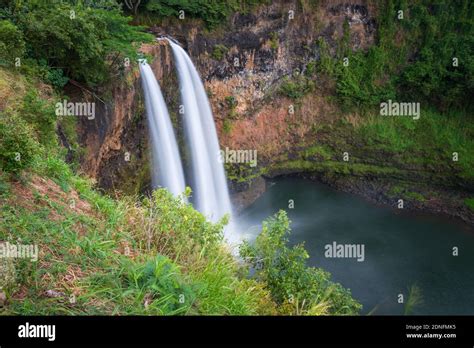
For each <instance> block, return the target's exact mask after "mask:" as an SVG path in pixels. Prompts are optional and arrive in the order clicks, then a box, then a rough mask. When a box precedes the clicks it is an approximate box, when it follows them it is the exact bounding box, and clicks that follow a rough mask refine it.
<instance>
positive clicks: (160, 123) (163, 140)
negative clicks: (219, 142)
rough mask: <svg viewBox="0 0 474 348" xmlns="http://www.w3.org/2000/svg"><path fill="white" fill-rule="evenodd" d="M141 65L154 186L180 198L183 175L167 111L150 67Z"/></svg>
mask: <svg viewBox="0 0 474 348" xmlns="http://www.w3.org/2000/svg"><path fill="white" fill-rule="evenodd" d="M139 66H140V73H141V77H142V86H143V91H144V94H145V108H146V113H147V119H148V126H149V129H150V138H151V147H152V151H151V152H152V168H153V170H152V185H153V187H154V188H155V187H157V186H158V185H160V186H163V187H166V188H167V189H168V190H169V191H170V192H171V193H172V194H173V195H175V196H178V195H180V194H182V193H183V192H184V188H185V186H184V174H183V167H182V164H181V158H180V156H179V151H178V145H177V143H176V138H175V135H174V131H173V127H172V125H171V121H170V116H169V113H168V109H167V107H166V104H165V100H164V98H163V95H162V94H161V90H160V86H159V85H158V81H156V78H155V75H154V74H153V71H152V70H151V68H150V66H149V65H148V64H147V63H146V62H145V61H141V62H140V64H139Z"/></svg>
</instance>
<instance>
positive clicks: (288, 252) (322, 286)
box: [241, 211, 361, 315]
mask: <svg viewBox="0 0 474 348" xmlns="http://www.w3.org/2000/svg"><path fill="white" fill-rule="evenodd" d="M289 233H290V222H289V221H288V218H287V216H286V213H285V212H284V211H280V212H279V213H278V214H276V215H275V217H273V218H270V219H268V220H267V221H265V222H264V223H263V228H262V232H261V233H260V235H259V236H258V237H257V240H256V241H255V243H254V244H249V243H244V244H243V245H242V247H241V255H242V256H243V257H244V258H245V259H247V260H249V261H250V262H251V264H252V266H253V268H254V271H255V273H254V277H255V278H257V279H260V280H263V281H265V283H267V284H268V288H269V289H270V292H271V294H272V297H273V299H274V300H275V301H276V302H277V303H278V304H280V305H283V307H286V308H287V310H288V311H289V312H290V313H292V314H299V315H301V314H311V315H321V314H356V313H358V312H359V310H360V309H361V305H360V304H359V303H357V302H356V301H354V300H353V299H352V298H351V295H350V292H348V291H347V290H346V289H344V288H342V287H341V286H340V285H339V284H335V283H333V282H331V281H330V280H329V273H327V272H325V271H323V270H322V269H318V268H313V267H306V265H305V260H306V259H307V258H308V257H309V256H308V253H307V252H306V250H305V249H304V246H303V245H302V244H299V245H296V246H293V247H291V248H289V247H288V246H287V244H288V242H289V239H288V234H289Z"/></svg>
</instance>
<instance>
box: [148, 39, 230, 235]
mask: <svg viewBox="0 0 474 348" xmlns="http://www.w3.org/2000/svg"><path fill="white" fill-rule="evenodd" d="M168 42H169V45H170V46H171V49H172V50H173V55H174V59H175V65H176V67H177V71H178V77H179V83H180V91H181V101H182V102H181V110H184V115H182V116H183V119H184V122H183V123H184V129H185V143H186V145H187V147H188V149H189V155H190V167H191V173H190V174H191V175H188V177H189V178H190V181H191V184H190V185H189V186H191V187H192V189H193V193H192V195H193V202H194V206H195V208H196V209H197V210H199V211H200V212H201V213H203V214H204V215H205V216H206V217H208V218H209V219H210V220H211V221H214V222H215V221H218V220H219V219H220V218H222V217H223V216H224V215H225V214H229V216H230V218H231V221H230V223H229V225H228V226H227V228H226V230H225V237H226V239H227V241H228V242H229V243H231V244H233V243H236V242H238V239H237V238H236V236H235V234H234V233H235V231H234V228H232V207H231V203H230V199H229V191H228V188H227V181H226V177H225V172H224V167H223V164H222V163H221V162H220V161H219V158H220V157H219V141H218V138H217V132H216V127H215V125H214V119H213V116H212V111H211V107H210V105H209V101H208V99H207V94H206V91H205V89H204V85H203V83H202V82H201V78H200V77H199V74H198V72H197V70H196V68H195V67H194V64H193V63H192V61H191V59H190V58H189V56H188V55H187V53H186V52H185V51H184V50H183V49H182V48H181V46H179V45H178V44H176V43H174V42H172V41H171V40H168ZM139 65H140V72H141V76H142V85H143V90H144V94H145V107H146V112H147V117H148V125H149V129H150V137H151V146H152V164H153V165H152V168H153V170H152V184H153V187H154V188H155V187H158V186H162V187H165V188H167V189H168V190H169V191H170V192H171V193H172V194H173V195H175V196H178V195H180V194H181V193H182V192H183V191H184V189H185V179H184V174H183V172H184V171H183V165H182V162H181V157H180V154H179V149H178V145H177V141H176V137H175V133H174V130H173V127H172V125H171V121H170V117H169V113H168V109H167V107H166V104H165V101H164V98H163V95H162V93H161V91H160V87H159V85H158V82H157V80H156V78H155V75H154V74H153V71H152V70H151V68H150V66H149V65H148V64H147V63H146V62H144V61H142V62H141V63H140V64H139Z"/></svg>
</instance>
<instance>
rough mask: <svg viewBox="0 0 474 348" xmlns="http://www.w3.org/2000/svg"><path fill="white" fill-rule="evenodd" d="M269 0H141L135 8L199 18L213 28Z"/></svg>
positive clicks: (171, 15)
mask: <svg viewBox="0 0 474 348" xmlns="http://www.w3.org/2000/svg"><path fill="white" fill-rule="evenodd" d="M268 2H269V1H268V0H214V1H207V0H147V1H141V2H140V4H139V6H138V7H136V8H135V9H133V10H134V11H135V12H144V13H152V14H156V15H157V16H158V17H161V18H167V17H174V18H182V19H184V18H186V17H191V18H199V19H202V20H203V21H204V23H205V24H206V26H207V27H208V28H213V27H216V26H217V25H219V24H221V23H222V22H223V21H225V20H226V19H227V17H228V16H229V15H230V14H231V13H233V12H235V11H237V10H239V11H243V12H245V11H248V10H249V9H251V8H252V7H253V6H255V5H258V4H260V3H268Z"/></svg>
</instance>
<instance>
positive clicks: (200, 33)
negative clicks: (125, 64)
mask: <svg viewBox="0 0 474 348" xmlns="http://www.w3.org/2000/svg"><path fill="white" fill-rule="evenodd" d="M309 3H312V2H311V1H283V0H279V1H273V2H272V3H271V4H270V5H261V6H259V7H257V8H256V9H253V10H252V11H251V13H250V12H249V13H247V14H241V13H236V14H234V15H233V16H232V17H231V18H229V20H228V23H226V24H225V25H224V26H222V27H220V28H218V29H216V30H212V31H208V30H207V29H205V28H204V26H203V25H202V23H200V22H198V21H195V20H182V21H181V20H177V19H175V20H169V21H168V22H164V23H162V24H161V25H159V26H158V25H157V26H155V27H152V28H151V31H152V32H153V33H154V34H155V35H156V36H157V37H160V36H169V37H173V38H174V39H175V40H177V41H179V42H180V44H181V45H182V46H183V47H184V48H185V49H186V50H187V51H188V53H189V55H190V56H191V58H192V60H193V61H194V63H195V64H196V66H197V69H198V71H199V72H200V74H201V77H202V78H203V80H204V84H205V87H206V90H207V92H208V95H209V100H210V103H211V106H212V109H213V113H214V118H215V122H216V127H217V130H218V134H219V141H220V145H221V148H223V149H225V148H229V149H231V150H250V151H254V152H255V151H256V154H257V165H256V166H249V165H248V164H229V163H227V164H226V171H227V176H228V179H229V183H230V189H231V193H233V200H234V205H235V206H236V207H237V210H239V209H241V208H242V207H244V206H245V205H247V204H249V203H251V202H252V201H254V200H255V199H256V198H257V197H258V196H259V195H260V194H261V193H262V192H263V191H264V190H265V183H264V181H263V180H262V176H270V177H271V176H275V175H286V174H295V173H298V174H299V175H305V176H308V177H310V178H314V179H317V180H321V181H323V182H325V183H328V184H330V185H332V186H334V187H336V188H338V189H341V190H344V191H348V192H354V193H357V194H360V195H363V196H365V197H366V198H368V199H370V200H373V201H375V202H378V203H383V204H388V205H391V206H394V205H395V203H394V202H396V201H397V200H398V199H399V198H400V195H404V196H403V198H404V199H405V207H406V208H408V209H420V210H427V211H431V212H441V213H447V214H449V215H452V216H457V217H460V218H462V219H463V220H465V221H468V222H471V223H474V214H473V212H472V211H471V210H469V209H468V208H467V206H466V205H465V204H464V201H465V199H467V198H469V190H470V191H472V187H474V186H473V185H474V184H473V183H472V182H468V181H465V180H463V179H462V178H461V179H460V177H459V176H458V175H448V173H458V168H456V167H455V165H453V164H452V163H448V162H446V161H438V162H437V165H436V167H435V168H433V167H429V166H428V167H427V166H425V165H424V164H422V163H409V162H407V161H406V160H405V159H404V158H403V156H401V154H399V153H396V152H393V153H392V152H383V151H380V149H379V148H378V147H377V146H373V144H369V141H368V140H367V139H366V138H364V137H363V136H362V135H361V133H358V132H355V129H356V128H357V127H358V126H359V125H360V124H361V123H363V122H364V119H363V118H362V117H360V116H359V115H357V114H356V113H352V114H344V113H343V112H341V110H340V108H339V107H338V106H337V105H336V104H334V103H333V101H332V100H333V99H332V96H334V90H335V86H334V82H332V80H331V79H328V78H326V77H325V76H324V75H321V76H319V75H317V74H316V76H315V74H314V70H315V65H316V64H317V62H318V61H320V58H321V55H322V47H323V44H322V43H324V46H325V47H326V49H327V51H328V53H329V55H332V56H335V54H336V52H337V50H338V49H340V47H341V42H342V41H344V42H345V43H346V45H347V44H348V48H349V49H351V50H353V51H357V50H362V51H366V50H367V49H368V48H369V47H370V46H371V45H373V44H374V43H375V37H376V33H377V22H376V18H377V15H378V13H377V11H378V10H377V8H376V7H374V6H375V5H374V2H370V4H369V3H368V2H366V1H362V0H360V1H326V2H325V1H319V2H318V4H317V5H314V4H312V5H309ZM143 51H144V52H145V53H146V54H148V55H149V56H152V57H153V61H152V68H153V71H154V72H155V74H156V77H157V79H158V81H159V83H160V85H161V88H162V90H163V94H164V96H165V99H166V102H167V105H168V108H169V111H170V114H171V117H172V120H173V123H174V125H175V129H176V131H177V133H178V135H180V133H181V132H182V129H181V126H180V119H179V117H178V113H177V110H178V107H179V88H178V82H177V76H176V72H175V69H174V65H173V57H172V52H171V49H170V47H168V45H167V43H166V41H159V42H157V43H156V44H154V45H149V46H145V47H143ZM308 75H311V76H312V77H311V79H307V78H306V77H307V76H308ZM126 76H127V78H126V79H120V80H119V81H115V82H114V83H113V86H112V87H111V88H109V90H112V93H111V95H109V98H108V99H107V100H106V103H105V104H107V106H106V105H105V104H102V103H98V110H99V112H98V114H97V117H96V119H95V120H93V121H89V120H82V121H81V122H82V123H81V127H80V133H81V135H82V136H81V140H82V144H83V145H85V147H86V155H85V156H84V159H83V163H82V169H83V171H84V172H85V173H86V174H88V175H89V176H91V177H93V178H96V180H97V181H98V184H99V186H100V187H102V188H104V189H105V190H109V191H117V190H118V191H121V192H124V193H127V194H141V193H144V192H146V191H148V190H149V189H150V173H149V171H150V168H149V162H150V161H149V158H148V149H147V147H148V130H147V121H146V117H145V112H144V106H143V97H142V91H141V86H140V79H139V73H138V71H137V68H135V70H130V71H128V72H127V73H126ZM308 81H309V82H308ZM310 84H311V85H310ZM302 88H303V89H304V88H308V89H310V90H311V92H310V93H306V92H304V93H301V89H302ZM295 96H296V97H295ZM178 138H181V137H178ZM182 145H183V144H180V146H182ZM346 152H347V153H350V156H351V163H344V162H343V161H342V155H343V154H344V153H346ZM127 156H128V158H129V160H126V158H127ZM184 161H186V158H184ZM420 183H424V184H420ZM466 188H468V190H467V191H466ZM390 192H392V193H390ZM440 197H443V199H440Z"/></svg>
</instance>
